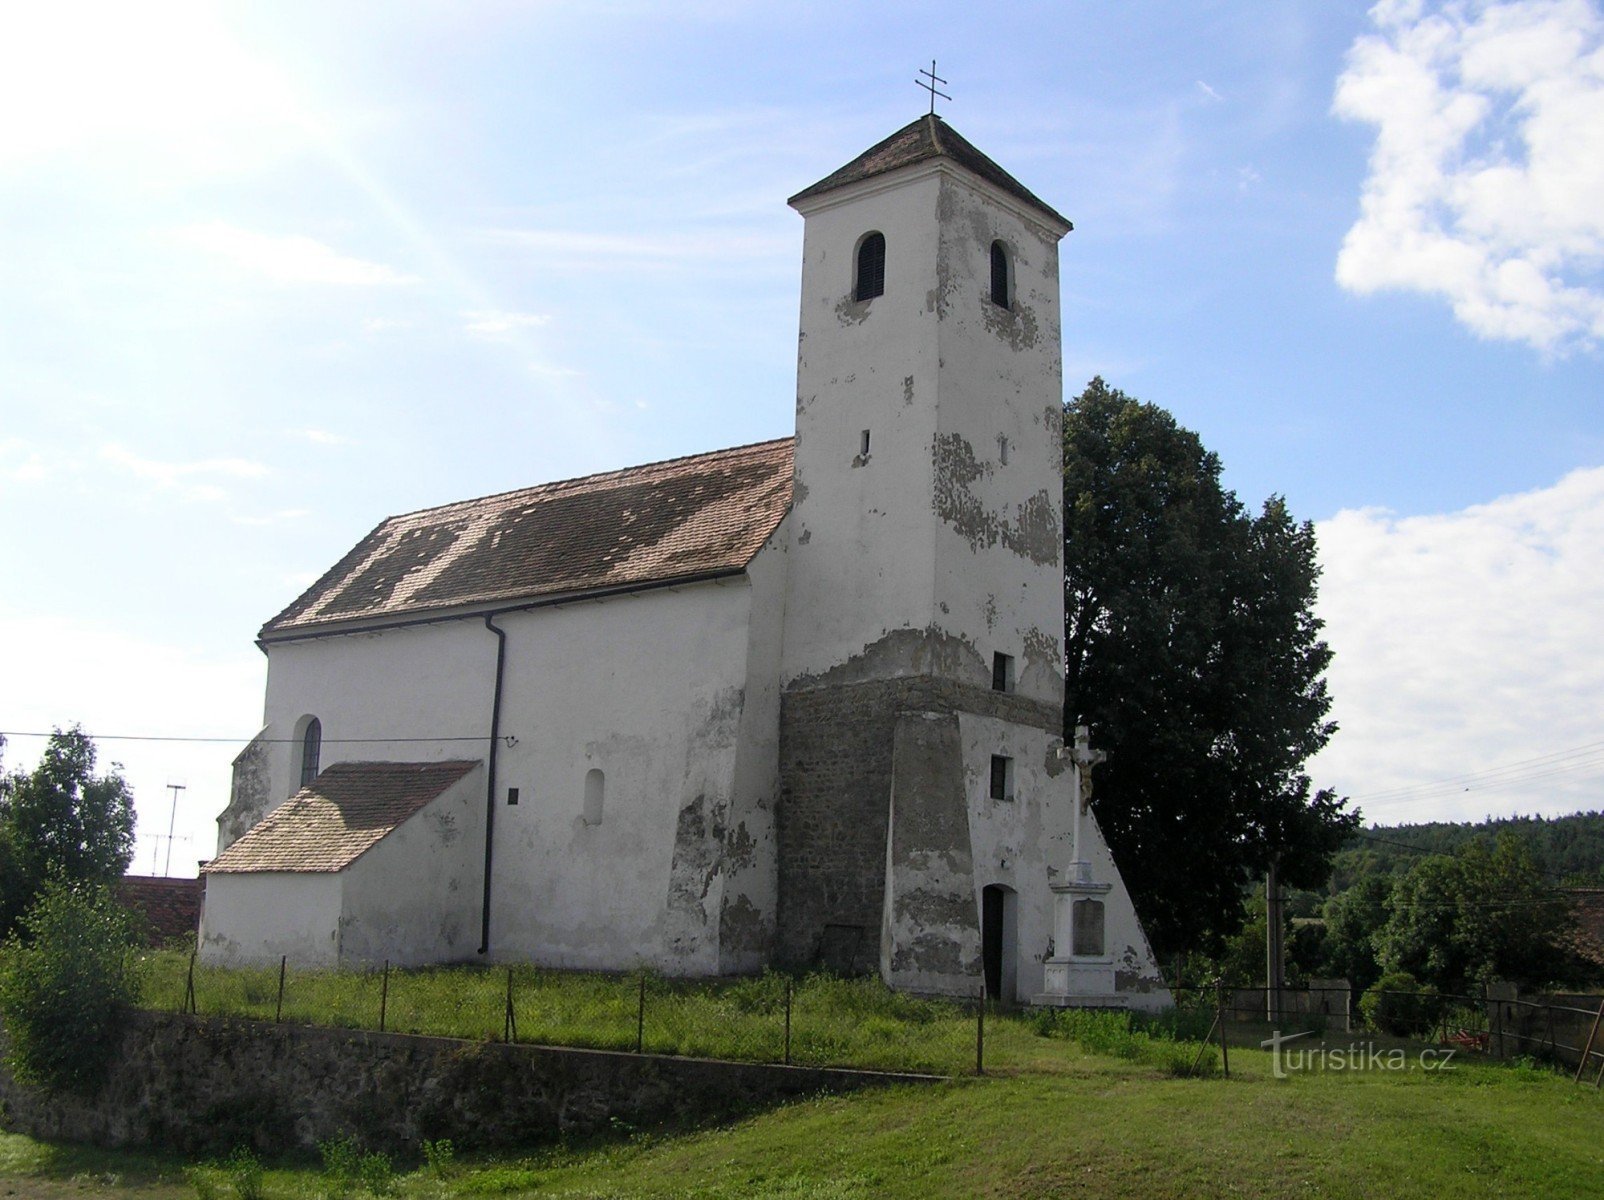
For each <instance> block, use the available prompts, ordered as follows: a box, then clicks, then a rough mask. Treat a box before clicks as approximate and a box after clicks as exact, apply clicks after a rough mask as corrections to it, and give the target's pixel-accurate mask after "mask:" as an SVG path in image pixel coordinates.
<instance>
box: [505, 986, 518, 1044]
mask: <svg viewBox="0 0 1604 1200" xmlns="http://www.w3.org/2000/svg"><path fill="white" fill-rule="evenodd" d="M517 1038H518V1014H517V1013H516V1012H514V1011H513V1007H512V968H511V967H508V968H507V1012H506V1016H505V1018H504V1019H503V1021H502V1030H501V1040H502V1041H504V1042H512V1041H516V1040H517Z"/></svg>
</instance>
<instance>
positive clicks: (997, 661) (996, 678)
mask: <svg viewBox="0 0 1604 1200" xmlns="http://www.w3.org/2000/svg"><path fill="white" fill-rule="evenodd" d="M991 690H992V691H994V692H1011V691H1013V690H1014V656H1013V655H1012V654H993V655H992V656H991Z"/></svg>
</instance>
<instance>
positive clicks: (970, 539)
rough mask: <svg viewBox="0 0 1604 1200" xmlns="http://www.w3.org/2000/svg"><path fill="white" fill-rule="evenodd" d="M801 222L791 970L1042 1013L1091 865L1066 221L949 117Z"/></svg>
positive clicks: (787, 932) (907, 135)
mask: <svg viewBox="0 0 1604 1200" xmlns="http://www.w3.org/2000/svg"><path fill="white" fill-rule="evenodd" d="M791 205H792V207H793V208H795V209H796V210H797V211H798V212H799V213H801V214H802V216H803V218H804V221H805V226H804V232H803V267H802V308H801V326H800V339H799V349H798V357H797V407H796V452H795V453H796V458H795V477H794V480H793V489H792V508H791V514H790V517H789V518H788V521H787V524H788V526H789V545H788V550H787V566H786V574H787V590H786V612H785V630H784V649H783V653H782V666H781V689H782V693H781V717H780V758H781V764H780V774H781V799H780V805H779V810H778V813H777V828H778V834H779V905H778V914H777V915H778V950H779V956H780V958H781V960H782V961H785V962H789V963H793V964H819V965H822V966H825V967H828V968H832V969H836V970H843V971H852V970H870V969H875V970H878V971H879V973H880V974H881V976H882V977H883V978H884V979H885V980H886V981H887V982H888V983H891V984H893V985H894V986H898V987H903V988H907V989H909V990H914V991H923V992H933V993H949V994H960V995H973V994H974V988H975V987H976V986H977V982H978V981H979V980H981V979H982V978H984V980H985V981H986V984H987V986H988V988H990V989H991V990H992V991H993V992H994V993H995V994H998V995H1007V996H1027V995H1032V994H1035V993H1037V992H1040V991H1041V988H1042V983H1043V964H1044V963H1045V962H1046V960H1047V959H1048V958H1049V957H1051V956H1052V954H1053V945H1052V942H1053V932H1054V931H1053V894H1052V891H1051V887H1050V885H1051V883H1052V878H1051V877H1052V876H1053V875H1054V874H1055V873H1056V872H1057V871H1059V870H1062V869H1063V867H1064V866H1066V865H1067V863H1068V858H1069V855H1070V854H1071V853H1073V851H1072V850H1071V848H1070V844H1069V843H1070V828H1069V820H1070V816H1071V811H1072V801H1071V799H1070V798H1069V795H1068V790H1069V782H1070V781H1069V778H1068V775H1067V773H1066V764H1065V760H1064V758H1063V756H1062V755H1061V754H1060V753H1059V751H1060V750H1061V748H1062V733H1063V686H1064V681H1063V654H1062V641H1063V626H1064V611H1063V546H1062V533H1061V521H1062V503H1063V501H1062V497H1063V482H1062V470H1061V454H1062V444H1061V440H1062V439H1061V421H1062V381H1061V374H1062V372H1061V362H1060V351H1059V296H1058V242H1059V240H1060V239H1061V238H1062V237H1063V236H1064V235H1065V234H1066V233H1067V232H1069V230H1070V228H1071V226H1070V223H1069V221H1067V220H1065V219H1064V218H1063V217H1062V216H1060V215H1059V214H1058V213H1057V212H1055V211H1054V210H1053V209H1052V208H1050V207H1048V205H1046V204H1045V203H1044V202H1042V201H1041V200H1040V199H1038V198H1037V197H1036V196H1034V195H1033V194H1032V193H1031V192H1030V191H1028V190H1027V189H1026V188H1025V187H1024V186H1023V185H1022V184H1020V183H1019V182H1018V181H1017V180H1015V179H1014V178H1013V176H1011V175H1009V174H1008V173H1007V172H1006V171H1004V170H1003V169H1002V168H1001V167H999V166H998V165H997V164H996V163H994V162H992V161H991V159H989V158H987V157H986V156H985V155H984V154H982V153H981V152H980V151H979V150H977V149H976V148H975V147H974V146H973V145H971V144H970V143H969V142H968V141H966V140H965V139H964V138H962V137H961V136H960V135H959V134H957V133H956V132H955V131H954V130H952V129H951V128H950V127H949V126H947V125H946V123H945V122H943V121H942V120H941V119H940V118H939V117H937V116H935V115H933V114H931V115H927V116H922V117H920V118H919V119H918V120H916V121H914V122H912V123H911V124H909V125H907V126H906V127H904V128H903V129H901V130H899V131H897V132H896V133H894V134H892V135H891V137H889V138H887V139H886V140H885V141H883V142H881V143H880V144H879V145H877V146H874V147H873V148H871V149H870V150H868V151H866V152H865V153H863V154H861V155H859V156H858V157H857V158H856V159H854V160H853V161H852V162H850V163H848V164H847V165H846V166H844V167H842V168H841V169H840V170H838V171H836V172H834V173H833V174H831V175H829V176H827V177H826V178H825V179H823V180H821V181H819V182H818V183H816V184H814V185H813V186H812V187H810V188H807V189H805V190H803V191H802V192H799V193H798V194H797V195H795V196H793V197H792V198H791ZM1097 841H1098V842H1099V843H1100V839H1097ZM1103 853H1105V854H1106V851H1104V852H1103ZM1127 904H1128V900H1127ZM1133 920H1134V917H1133ZM1136 937H1137V939H1138V940H1140V932H1139V931H1138V932H1137V934H1136ZM1143 948H1144V951H1145V943H1144V944H1143ZM1149 959H1150V956H1149Z"/></svg>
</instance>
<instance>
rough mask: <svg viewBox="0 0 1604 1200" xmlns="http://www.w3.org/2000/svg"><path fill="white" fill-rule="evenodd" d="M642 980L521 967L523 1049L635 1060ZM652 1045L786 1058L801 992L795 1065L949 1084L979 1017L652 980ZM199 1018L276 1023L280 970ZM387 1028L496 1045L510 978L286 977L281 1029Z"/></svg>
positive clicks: (877, 1000)
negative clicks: (624, 1055)
mask: <svg viewBox="0 0 1604 1200" xmlns="http://www.w3.org/2000/svg"><path fill="white" fill-rule="evenodd" d="M143 965H144V970H143V979H144V982H143V1001H142V1002H143V1003H144V1004H145V1005H146V1006H148V1007H151V1008H156V1009H166V1010H175V1011H176V1010H180V1009H182V1008H183V1005H184V994H185V978H186V973H187V971H188V969H189V960H188V958H187V957H185V956H184V955H183V954H181V953H177V952H171V951H165V952H163V951H158V952H154V953H151V954H148V955H146V956H145V958H144V964H143ZM641 979H642V976H640V975H603V974H591V973H580V972H572V971H546V970H541V969H539V968H535V967H529V966H518V967H513V968H512V984H513V988H512V992H513V1005H514V1011H515V1014H516V1018H517V1040H518V1041H520V1042H529V1043H537V1044H543V1045H553V1046H581V1047H591V1048H596V1049H606V1050H633V1049H635V1043H636V1036H637V1020H638V1016H639V1012H640V1001H641V993H640V988H641ZM645 984H646V996H645V1001H646V1003H645V1022H644V1026H643V1028H642V1029H641V1030H640V1034H641V1042H642V1048H643V1049H644V1050H646V1051H648V1052H651V1053H660V1054H680V1055H691V1056H696V1057H706V1058H728V1059H739V1060H745V1061H755V1062H780V1061H782V1060H783V1059H784V1057H785V1039H786V1031H785V1008H786V989H787V987H788V986H789V987H790V989H791V1033H790V1039H791V1040H790V1055H791V1058H790V1061H792V1062H793V1063H803V1064H808V1065H813V1066H851V1067H861V1068H873V1069H883V1070H894V1071H916V1072H929V1073H935V1074H951V1073H955V1072H961V1071H966V1070H972V1069H973V1067H974V1056H975V1014H974V1012H973V1011H972V1010H971V1009H969V1008H968V1007H966V1006H964V1005H960V1004H954V1003H949V1002H944V1001H935V1000H918V999H914V998H911V997H908V996H903V995H899V994H897V993H895V992H892V991H890V990H889V989H887V988H885V987H884V986H883V985H881V984H880V983H879V982H878V981H875V980H867V979H838V978H835V977H833V976H828V975H809V976H805V977H802V978H799V979H794V980H791V979H788V978H787V977H786V976H784V975H780V974H775V973H769V974H766V975H762V976H757V977H754V978H749V979H734V980H731V979H720V980H670V979H664V978H662V977H660V976H655V975H651V974H647V975H646V976H645ZM195 998H196V1008H197V1011H199V1012H200V1013H202V1014H224V1015H230V1016H244V1017H255V1018H258V1019H262V1020H272V1019H273V1018H274V1015H275V1012H276V1010H277V1005H278V971H277V969H276V968H218V967H204V966H197V967H196V968H195ZM381 1000H382V1003H383V1009H384V1025H385V1028H386V1029H389V1030H392V1031H396V1032H402V1033H422V1034H433V1035H436V1036H441V1037H457V1038H470V1039H499V1038H501V1037H502V1036H503V1033H504V1030H505V1012H506V1000H507V968H505V967H500V968H478V967H442V968H427V969H421V970H407V971H402V970H392V971H391V972H390V980H389V988H388V992H387V993H386V992H385V988H384V981H383V975H382V973H380V972H376V971H375V972H355V971H299V970H297V971H290V972H288V973H287V974H286V979H285V988H284V1003H283V1020H284V1021H286V1022H290V1023H295V1024H308V1025H330V1026H337V1027H343V1028H352V1029H377V1028H379V1017H380V1008H381ZM992 1023H993V1024H994V1028H995V1030H996V1031H997V1039H998V1044H997V1045H995V1046H994V1047H993V1049H995V1050H996V1051H997V1052H998V1053H1000V1054H1003V1055H1005V1056H1006V1055H1007V1054H1008V1053H1010V1050H1009V1044H1010V1043H1012V1044H1014V1045H1015V1046H1016V1048H1017V1044H1019V1043H1021V1042H1022V1041H1024V1040H1027V1039H1028V1031H1027V1030H1025V1029H1024V1028H1023V1027H1022V1026H1021V1025H1020V1023H1019V1022H1018V1021H1017V1020H1011V1021H1010V1020H1000V1019H999V1020H994V1021H993V1022H992Z"/></svg>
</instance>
